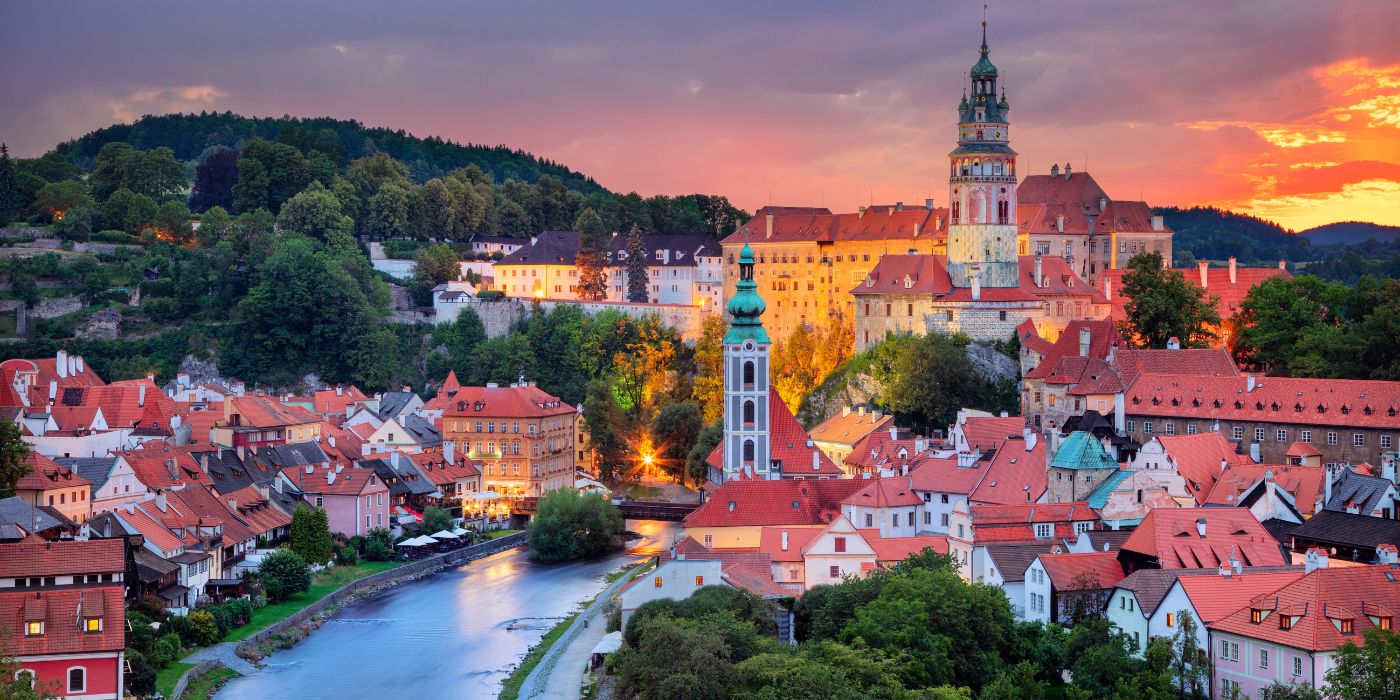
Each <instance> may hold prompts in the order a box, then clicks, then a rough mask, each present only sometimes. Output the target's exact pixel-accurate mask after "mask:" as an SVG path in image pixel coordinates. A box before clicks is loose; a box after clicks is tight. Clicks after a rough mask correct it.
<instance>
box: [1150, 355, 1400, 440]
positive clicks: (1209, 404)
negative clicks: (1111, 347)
mask: <svg viewBox="0 0 1400 700" xmlns="http://www.w3.org/2000/svg"><path fill="white" fill-rule="evenodd" d="M1176 352H1184V351H1176ZM1249 381H1250V380H1249V378H1247V377H1238V378H1236V377H1211V376H1203V375H1201V374H1195V373H1192V374H1177V375H1143V376H1142V377H1139V378H1138V379H1137V381H1135V382H1133V385H1132V386H1131V387H1130V388H1129V389H1128V393H1127V396H1126V401H1127V405H1126V409H1127V412H1128V414H1129V415H1140V416H1163V417H1180V418H1192V419H1196V420H1207V421H1209V420H1234V421H1255V422H1261V423H1278V424H1284V425H1333V426H1338V427H1342V428H1381V429H1396V428H1400V382H1390V381H1379V380H1360V379H1300V378H1292V377H1259V378H1256V379H1255V380H1254V381H1255V382H1256V385H1255V387H1254V389H1253V390H1252V391H1251V390H1250V389H1249V388H1248V382H1249Z"/></svg>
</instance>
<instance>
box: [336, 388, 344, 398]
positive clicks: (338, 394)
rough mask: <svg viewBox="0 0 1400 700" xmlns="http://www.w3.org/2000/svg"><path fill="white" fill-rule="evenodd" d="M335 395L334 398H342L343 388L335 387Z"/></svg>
mask: <svg viewBox="0 0 1400 700" xmlns="http://www.w3.org/2000/svg"><path fill="white" fill-rule="evenodd" d="M335 395H336V396H344V395H345V389H344V388H343V387H336V388H335Z"/></svg>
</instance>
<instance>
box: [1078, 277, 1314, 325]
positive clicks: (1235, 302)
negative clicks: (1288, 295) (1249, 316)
mask: <svg viewBox="0 0 1400 700" xmlns="http://www.w3.org/2000/svg"><path fill="white" fill-rule="evenodd" d="M1174 271H1175V272H1179V273H1181V275H1182V276H1183V277H1185V278H1186V281H1187V282H1189V283H1190V284H1191V285H1192V286H1194V287H1196V288H1198V289H1200V288H1201V271H1200V269H1199V268H1190V269H1177V270H1174ZM1125 273H1127V270H1125V269H1117V270H1104V271H1103V283H1104V284H1106V285H1108V288H1109V292H1108V293H1109V294H1110V295H1111V297H1110V302H1112V304H1113V319H1114V320H1115V321H1121V320H1123V319H1125V318H1127V312H1126V308H1127V303H1128V297H1127V296H1125V295H1124V294H1123V275H1124V274H1125ZM1280 276H1282V277H1286V278H1292V277H1293V276H1292V275H1290V274H1289V273H1288V271H1287V270H1282V269H1279V268H1278V267H1236V268H1235V282H1234V283H1233V284H1231V283H1230V270H1229V268H1228V267H1212V268H1208V269H1207V271H1206V285H1205V290H1206V297H1207V298H1209V297H1212V296H1214V297H1219V301H1218V302H1217V303H1216V305H1215V309H1216V311H1218V312H1219V313H1220V318H1221V319H1222V320H1223V319H1228V318H1230V317H1231V316H1234V315H1235V314H1237V313H1239V310H1240V306H1241V304H1243V303H1244V298H1245V297H1246V296H1247V295H1248V294H1249V290H1250V289H1252V288H1253V287H1254V286H1255V285H1257V284H1259V283H1260V282H1263V281H1264V280H1267V279H1270V278H1272V277H1280Z"/></svg>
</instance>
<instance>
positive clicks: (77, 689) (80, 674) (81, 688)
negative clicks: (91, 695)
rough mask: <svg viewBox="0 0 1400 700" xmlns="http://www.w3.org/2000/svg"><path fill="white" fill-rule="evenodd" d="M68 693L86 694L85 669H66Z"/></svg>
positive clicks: (80, 667) (78, 667) (79, 667)
mask: <svg viewBox="0 0 1400 700" xmlns="http://www.w3.org/2000/svg"><path fill="white" fill-rule="evenodd" d="M68 692H69V693H70V694H71V693H86V692H87V669H85V668H83V667H82V666H77V667H75V668H70V669H68Z"/></svg>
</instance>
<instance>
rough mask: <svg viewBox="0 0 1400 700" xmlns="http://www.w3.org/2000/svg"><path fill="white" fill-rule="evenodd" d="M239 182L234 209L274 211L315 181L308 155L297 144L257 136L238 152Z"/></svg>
mask: <svg viewBox="0 0 1400 700" xmlns="http://www.w3.org/2000/svg"><path fill="white" fill-rule="evenodd" d="M237 167H238V182H237V183H235V184H234V186H233V209H234V211H237V212H240V213H242V212H249V211H253V210H255V209H266V210H268V211H270V212H272V213H273V214H276V213H278V212H280V211H281V210H282V204H283V203H284V202H286V201H287V200H289V199H291V198H292V197H293V196H295V195H296V194H297V193H298V192H301V191H302V190H304V189H306V186H307V185H309V184H311V179H312V178H311V167H310V165H309V164H308V163H307V161H306V156H304V155H302V153H301V151H299V150H297V149H296V148H295V147H293V146H288V145H286V144H282V143H274V142H272V141H268V140H266V139H261V138H255V139H252V140H250V141H248V143H246V144H244V146H243V150H242V151H240V152H239V154H238V161H237Z"/></svg>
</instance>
